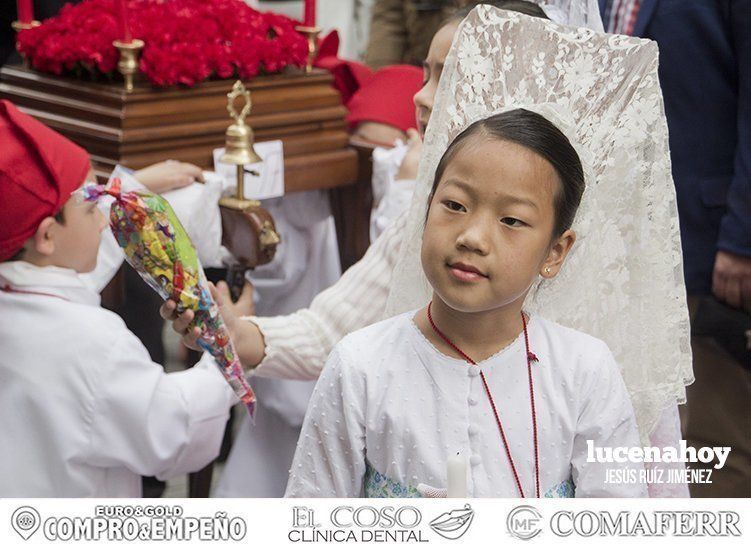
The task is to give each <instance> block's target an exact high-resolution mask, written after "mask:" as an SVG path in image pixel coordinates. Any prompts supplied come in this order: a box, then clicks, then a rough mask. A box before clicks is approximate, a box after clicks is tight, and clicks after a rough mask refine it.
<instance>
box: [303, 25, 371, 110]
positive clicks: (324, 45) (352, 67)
mask: <svg viewBox="0 0 751 544" xmlns="http://www.w3.org/2000/svg"><path fill="white" fill-rule="evenodd" d="M338 53H339V33H338V32H337V31H336V30H332V31H331V32H330V33H329V34H328V35H327V36H326V37H325V38H323V39H322V40H321V42H320V44H319V46H318V56H317V57H316V60H315V63H314V66H315V67H316V68H323V69H324V70H328V71H329V72H331V75H332V76H334V87H335V88H336V90H337V91H339V93H340V94H341V95H342V103H343V104H344V105H345V106H346V105H347V103H348V102H349V101H350V99H351V98H352V95H354V94H355V92H356V91H357V89H359V88H360V86H362V85H363V84H364V83H365V82H366V81H368V79H369V78H370V76H371V75H372V73H373V71H372V70H371V69H370V68H368V67H367V66H365V65H364V64H362V63H361V62H356V61H354V60H344V59H340V58H339V57H337V54H338Z"/></svg>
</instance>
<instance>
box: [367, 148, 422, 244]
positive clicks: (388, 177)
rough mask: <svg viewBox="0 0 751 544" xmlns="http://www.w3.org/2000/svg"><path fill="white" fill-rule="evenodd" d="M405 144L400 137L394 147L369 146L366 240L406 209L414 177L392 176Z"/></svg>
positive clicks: (396, 172)
mask: <svg viewBox="0 0 751 544" xmlns="http://www.w3.org/2000/svg"><path fill="white" fill-rule="evenodd" d="M408 150H409V147H407V145H406V144H404V143H402V142H401V140H398V141H397V142H396V145H394V147H392V148H390V149H387V148H385V147H377V148H375V149H374V150H373V179H372V184H373V212H372V213H371V215H370V242H371V243H373V242H375V240H376V238H378V237H379V236H380V235H381V233H382V232H383V231H384V230H386V228H387V227H388V226H389V225H390V224H391V223H392V222H393V221H394V220H395V219H396V218H397V217H399V216H400V215H401V214H403V213H404V212H405V211H406V210H408V209H409V205H410V203H411V202H412V195H413V194H414V192H415V184H416V183H417V181H416V180H414V179H399V180H397V179H396V176H397V174H398V173H399V167H400V166H401V164H402V161H403V160H404V157H405V156H406V155H407V151H408Z"/></svg>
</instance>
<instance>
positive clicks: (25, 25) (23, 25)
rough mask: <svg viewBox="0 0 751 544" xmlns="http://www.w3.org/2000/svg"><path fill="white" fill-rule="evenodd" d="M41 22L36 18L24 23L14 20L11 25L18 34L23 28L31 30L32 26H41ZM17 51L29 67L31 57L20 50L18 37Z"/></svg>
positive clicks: (24, 63)
mask: <svg viewBox="0 0 751 544" xmlns="http://www.w3.org/2000/svg"><path fill="white" fill-rule="evenodd" d="M41 24H42V23H40V22H39V21H37V20H36V19H35V20H33V21H31V22H28V23H22V22H21V21H13V22H12V23H11V24H10V26H11V27H12V28H13V30H15V31H16V34H18V33H19V32H21V31H22V30H29V29H30V28H34V27H37V26H39V25H41ZM16 51H18V54H19V55H21V59H22V60H23V65H24V66H25V67H26V68H28V67H29V59H28V58H26V55H24V54H23V53H21V51H19V49H18V39H16Z"/></svg>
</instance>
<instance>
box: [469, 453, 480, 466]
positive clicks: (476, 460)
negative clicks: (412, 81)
mask: <svg viewBox="0 0 751 544" xmlns="http://www.w3.org/2000/svg"><path fill="white" fill-rule="evenodd" d="M469 462H470V464H471V465H472V466H473V467H476V466H477V465H479V464H480V463H482V458H481V457H480V456H479V455H478V454H476V453H475V454H474V455H472V456H470V458H469Z"/></svg>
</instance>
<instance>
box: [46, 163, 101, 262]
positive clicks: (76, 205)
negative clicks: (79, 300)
mask: <svg viewBox="0 0 751 544" xmlns="http://www.w3.org/2000/svg"><path fill="white" fill-rule="evenodd" d="M84 183H96V178H95V176H94V172H93V171H92V170H89V173H88V175H87V176H86V181H85V182H84ZM63 218H64V221H63V223H57V222H55V223H54V224H53V225H51V226H50V235H52V236H54V238H53V240H54V254H53V256H52V257H53V260H54V264H55V265H56V266H62V267H64V268H71V269H73V270H75V271H76V272H79V273H86V272H91V271H92V270H94V268H95V267H96V261H97V254H98V253H99V242H100V239H101V233H102V231H103V230H104V229H105V228H106V226H107V219H106V218H105V217H104V215H102V213H101V212H100V211H99V209H98V208H97V206H96V202H86V201H84V200H83V198H82V197H81V195H80V193H79V192H78V191H76V192H75V193H74V194H73V195H72V196H71V198H69V199H68V201H67V202H66V203H65V205H64V206H63Z"/></svg>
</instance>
